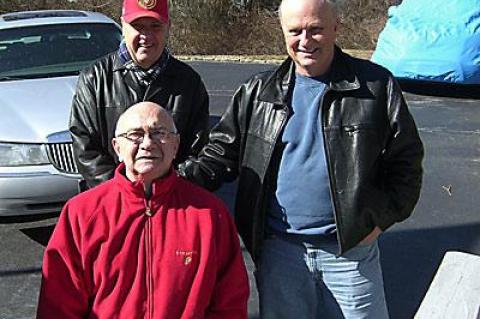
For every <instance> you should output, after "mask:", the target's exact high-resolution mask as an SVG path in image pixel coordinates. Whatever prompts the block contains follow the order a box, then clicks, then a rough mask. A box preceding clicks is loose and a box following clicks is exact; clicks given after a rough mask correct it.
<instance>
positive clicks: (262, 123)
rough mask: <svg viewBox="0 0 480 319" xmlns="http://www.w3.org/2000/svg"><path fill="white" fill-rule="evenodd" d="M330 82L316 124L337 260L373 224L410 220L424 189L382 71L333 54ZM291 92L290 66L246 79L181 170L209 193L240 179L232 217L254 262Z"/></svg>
mask: <svg viewBox="0 0 480 319" xmlns="http://www.w3.org/2000/svg"><path fill="white" fill-rule="evenodd" d="M330 81H331V82H330V84H329V88H328V89H327V92H326V93H325V96H324V98H323V100H322V101H321V107H322V114H323V118H322V119H321V121H322V124H323V134H324V139H325V152H326V156H327V163H328V172H329V176H330V189H331V194H332V198H333V207H334V215H335V221H336V225H337V238H338V242H339V251H338V254H343V253H344V252H345V251H347V250H348V249H350V248H352V247H354V246H355V245H357V244H358V243H359V241H361V240H362V239H363V238H364V237H365V236H366V235H368V234H369V233H370V232H371V231H372V230H373V229H374V227H375V226H379V227H380V228H381V229H382V230H385V229H387V228H388V227H389V226H391V225H392V224H393V223H395V222H399V221H401V220H404V219H405V218H407V217H408V216H409V215H410V214H411V212H412V210H413V208H414V206H415V204H416V202H417V200H418V198H419V193H420V187H421V182H422V159H423V146H422V142H421V141H420V138H419V136H418V132H417V129H416V126H415V123H414V121H413V118H412V116H411V114H410V113H409V111H408V108H407V105H406V104H405V100H404V98H403V96H402V92H401V90H400V88H399V86H398V85H397V83H396V81H395V80H394V78H393V77H392V75H391V74H390V73H389V72H388V71H387V70H385V69H384V68H382V67H380V66H378V65H375V64H373V63H371V62H369V61H366V60H359V59H355V58H353V57H351V56H348V55H346V54H344V53H343V52H342V51H341V50H340V49H338V48H337V49H336V52H335V57H334V62H333V64H332V67H331V71H330ZM293 85H294V64H293V63H292V61H291V60H290V59H288V60H286V61H285V62H284V63H283V64H282V65H281V66H280V67H279V68H278V69H276V70H275V71H274V72H267V73H261V74H258V75H256V76H254V77H252V78H251V79H250V80H249V81H248V82H247V83H245V84H243V85H242V86H241V87H240V88H239V89H238V91H237V92H236V94H235V95H234V97H233V99H232V101H231V104H230V105H229V107H228V108H227V110H226V111H225V113H224V115H223V116H222V118H221V120H220V122H219V123H218V124H217V125H216V127H214V129H213V130H212V132H211V133H210V141H209V143H208V144H207V145H206V146H205V148H204V149H203V150H202V152H201V153H200V156H199V158H198V159H197V160H189V161H187V162H186V163H183V164H181V165H180V168H179V171H180V173H181V174H182V175H184V176H185V177H186V178H189V179H191V180H193V181H195V182H196V183H198V184H200V185H203V186H204V187H207V188H209V189H215V188H217V187H219V186H220V184H221V183H223V182H225V181H232V180H234V179H235V178H236V177H237V176H239V183H238V190H237V197H236V206H235V219H236V223H237V227H238V230H239V232H240V235H241V236H242V238H243V241H244V243H245V245H246V248H247V249H248V251H249V252H250V253H251V255H252V257H253V259H254V261H257V260H258V257H259V255H260V252H261V245H262V241H263V239H264V236H265V221H266V208H267V205H268V202H269V198H270V196H271V194H272V191H273V189H272V188H273V187H274V183H275V180H276V173H277V170H278V165H279V156H278V155H279V154H281V150H282V148H283V146H282V142H281V140H280V139H279V137H280V136H281V132H282V129H283V128H284V126H285V123H286V121H287V119H288V117H289V107H288V104H289V99H290V96H291V90H292V88H293ZM291 178H302V176H292V177H291ZM292 192H295V190H294V189H292ZM312 196H315V193H314V190H312Z"/></svg>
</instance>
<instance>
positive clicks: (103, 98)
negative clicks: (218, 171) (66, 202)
mask: <svg viewBox="0 0 480 319" xmlns="http://www.w3.org/2000/svg"><path fill="white" fill-rule="evenodd" d="M121 21H122V33H123V37H124V40H123V41H122V43H121V44H120V47H119V49H118V51H115V52H112V53H111V54H109V55H107V56H105V57H104V58H101V59H99V60H98V61H97V62H96V63H94V64H93V65H91V66H90V67H88V68H87V69H86V70H84V71H83V72H82V73H81V75H80V77H79V80H78V84H77V89H76V93H75V95H74V98H73V102H72V110H71V116H70V126H69V128H70V132H71V135H72V139H73V149H74V153H75V156H76V161H77V165H78V169H79V172H80V173H81V174H82V176H83V178H84V180H83V181H82V183H81V187H80V188H81V189H85V188H91V187H93V186H96V185H98V184H100V183H101V182H103V181H106V180H108V179H110V178H111V177H112V176H113V173H114V169H115V167H116V166H117V165H118V163H119V158H118V156H117V155H116V154H115V152H114V150H113V148H112V146H111V143H110V141H111V140H112V138H113V137H114V131H115V123H116V122H117V120H118V118H119V116H120V115H121V114H122V113H123V112H124V111H125V110H126V108H127V107H126V106H127V105H133V104H135V103H138V102H142V101H150V102H154V103H157V104H160V105H163V106H165V108H166V109H167V110H168V111H169V112H170V113H171V114H172V116H173V119H174V122H175V125H176V127H177V128H178V131H179V133H180V137H181V139H180V141H181V142H180V146H179V150H178V153H177V157H176V159H175V162H174V165H176V164H177V163H181V162H182V161H184V160H185V159H187V158H188V157H189V156H191V155H195V154H196V153H197V152H198V151H199V150H200V149H201V147H202V146H203V144H204V143H205V141H206V138H207V131H208V120H209V107H208V103H209V99H208V94H207V92H206V89H205V85H204V84H203V82H202V80H201V78H200V76H199V75H198V74H197V73H196V72H195V71H194V70H193V69H192V68H191V67H190V66H188V65H186V64H185V63H183V62H180V61H179V60H177V59H175V58H174V57H173V56H172V55H171V54H170V51H169V50H168V48H167V47H166V42H167V39H168V32H169V15H168V1H167V0H124V3H123V9H122V18H121Z"/></svg>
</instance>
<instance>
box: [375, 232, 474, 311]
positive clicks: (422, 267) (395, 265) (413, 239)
mask: <svg viewBox="0 0 480 319" xmlns="http://www.w3.org/2000/svg"><path fill="white" fill-rule="evenodd" d="M479 234H480V223H477V224H469V225H461V226H454V227H447V228H434V229H419V230H402V231H391V232H388V231H387V232H386V233H385V234H384V235H382V238H381V240H380V247H381V254H382V255H381V256H382V257H381V258H382V267H383V276H384V280H385V291H386V295H387V302H388V305H389V310H390V318H391V319H405V318H413V317H414V314H415V312H416V311H417V309H418V307H419V306H420V304H421V302H422V300H423V298H424V296H425V294H426V292H427V290H428V288H429V286H430V283H431V281H432V280H433V277H434V275H435V273H436V271H437V269H438V267H439V266H440V263H441V261H442V258H443V256H444V254H445V253H446V252H447V251H463V252H468V253H472V250H473V249H474V247H477V246H478V244H479V241H480V236H479Z"/></svg>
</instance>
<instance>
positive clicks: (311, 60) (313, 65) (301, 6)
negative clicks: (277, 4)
mask: <svg viewBox="0 0 480 319" xmlns="http://www.w3.org/2000/svg"><path fill="white" fill-rule="evenodd" d="M280 19H281V23H282V30H283V35H284V37H285V43H286V46H287V52H288V55H289V56H290V57H291V58H292V59H293V61H294V62H295V65H296V72H297V73H299V74H302V75H305V76H310V77H313V76H319V75H323V74H324V73H325V72H327V71H328V69H329V67H330V64H331V62H332V60H333V53H334V46H335V39H336V36H337V27H338V18H337V15H336V14H335V11H334V10H333V8H331V6H330V5H329V4H327V3H325V1H322V0H284V1H283V3H282V6H281V16H280Z"/></svg>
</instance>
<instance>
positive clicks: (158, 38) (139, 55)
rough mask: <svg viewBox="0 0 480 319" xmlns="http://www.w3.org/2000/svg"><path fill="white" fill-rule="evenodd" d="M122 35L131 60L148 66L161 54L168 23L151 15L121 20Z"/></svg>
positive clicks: (165, 40) (166, 35) (144, 66)
mask: <svg viewBox="0 0 480 319" xmlns="http://www.w3.org/2000/svg"><path fill="white" fill-rule="evenodd" d="M122 30H123V37H124V39H125V44H126V45H127V49H128V52H129V53H130V56H131V57H132V59H133V61H134V62H135V63H136V64H137V65H139V66H141V67H142V68H143V69H148V68H150V67H151V66H152V65H153V64H154V63H155V62H157V60H158V59H159V58H160V56H161V55H162V52H163V49H164V48H165V45H166V42H167V37H168V25H167V24H165V23H163V22H160V21H158V20H157V19H154V18H151V17H143V18H138V19H136V20H133V21H132V22H131V23H127V22H125V21H122Z"/></svg>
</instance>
